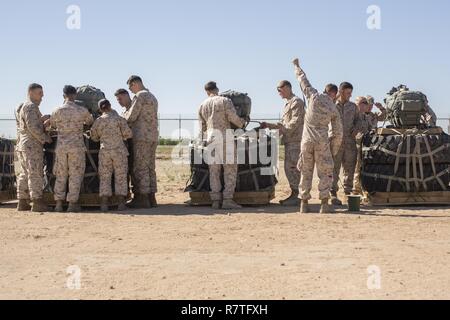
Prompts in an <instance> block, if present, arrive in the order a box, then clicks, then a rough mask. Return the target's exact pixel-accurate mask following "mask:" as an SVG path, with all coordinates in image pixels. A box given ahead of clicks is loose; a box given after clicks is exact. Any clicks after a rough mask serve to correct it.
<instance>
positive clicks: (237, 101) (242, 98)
mask: <svg viewBox="0 0 450 320" xmlns="http://www.w3.org/2000/svg"><path fill="white" fill-rule="evenodd" d="M220 96H222V97H225V98H228V99H230V100H231V101H232V102H233V105H234V107H235V108H236V113H237V115H238V116H239V117H241V118H246V117H249V116H250V112H251V111H252V99H250V97H249V96H248V94H247V93H241V92H237V91H232V90H228V91H225V92H222V93H221V94H220Z"/></svg>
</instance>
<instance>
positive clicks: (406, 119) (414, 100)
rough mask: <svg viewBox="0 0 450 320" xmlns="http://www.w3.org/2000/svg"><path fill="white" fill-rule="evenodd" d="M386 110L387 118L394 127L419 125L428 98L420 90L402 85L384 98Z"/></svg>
mask: <svg viewBox="0 0 450 320" xmlns="http://www.w3.org/2000/svg"><path fill="white" fill-rule="evenodd" d="M386 110H387V120H389V121H390V122H391V123H392V124H393V125H394V126H395V127H397V128H411V127H419V126H421V119H422V117H423V116H424V115H425V114H426V113H427V110H428V99H427V96H426V95H424V94H423V93H422V92H419V91H409V89H408V88H406V87H402V88H401V89H400V90H398V91H394V92H393V93H392V94H391V95H389V96H388V97H387V98H386Z"/></svg>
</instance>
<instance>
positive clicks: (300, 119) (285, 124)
mask: <svg viewBox="0 0 450 320" xmlns="http://www.w3.org/2000/svg"><path fill="white" fill-rule="evenodd" d="M277 89H278V92H279V93H280V96H281V97H282V98H283V99H285V100H286V103H285V105H284V110H283V117H282V121H281V122H280V123H278V124H277V125H273V124H269V123H263V125H262V127H263V128H270V129H278V130H279V131H280V134H281V136H282V143H283V144H284V154H285V156H284V171H285V173H286V177H287V179H288V181H289V186H290V188H291V195H290V196H289V197H288V198H287V199H285V200H282V201H280V203H281V204H282V205H284V206H295V205H299V199H298V195H299V185H300V175H301V173H300V171H299V170H298V168H297V164H298V161H299V159H300V147H301V143H302V134H303V123H304V120H305V103H304V102H303V100H302V99H300V98H299V97H297V96H295V95H294V94H293V93H292V86H291V84H290V83H289V81H286V80H284V81H281V82H280V84H279V85H278V88H277Z"/></svg>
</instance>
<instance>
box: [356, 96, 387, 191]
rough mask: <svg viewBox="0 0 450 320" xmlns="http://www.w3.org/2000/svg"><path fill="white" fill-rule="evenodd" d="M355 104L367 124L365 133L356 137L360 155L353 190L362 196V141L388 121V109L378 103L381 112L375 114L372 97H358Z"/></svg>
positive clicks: (357, 160)
mask: <svg viewBox="0 0 450 320" xmlns="http://www.w3.org/2000/svg"><path fill="white" fill-rule="evenodd" d="M355 102H356V105H357V106H358V108H359V110H360V112H362V113H363V115H364V120H365V121H366V123H367V125H366V130H365V132H361V133H358V135H357V136H356V148H357V151H358V154H357V159H356V169H355V178H354V181H353V188H354V191H353V192H354V193H355V194H362V188H361V171H362V139H363V137H364V134H366V133H368V132H369V131H371V130H376V129H377V128H378V122H380V121H384V120H385V119H386V109H385V108H383V106H382V105H381V104H380V103H377V104H376V106H377V108H378V109H379V110H380V112H373V111H372V110H373V107H374V105H375V100H374V98H373V97H372V96H367V97H358V98H356V100H355ZM364 109H366V110H364Z"/></svg>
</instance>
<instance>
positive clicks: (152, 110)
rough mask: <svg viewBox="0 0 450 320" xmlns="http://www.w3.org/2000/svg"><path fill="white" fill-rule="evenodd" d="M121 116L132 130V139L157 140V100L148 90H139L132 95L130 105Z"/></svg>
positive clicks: (142, 140)
mask: <svg viewBox="0 0 450 320" xmlns="http://www.w3.org/2000/svg"><path fill="white" fill-rule="evenodd" d="M123 116H124V118H125V119H126V120H127V122H128V125H129V126H130V128H131V130H132V131H133V140H134V141H141V142H155V141H158V139H159V133H158V100H156V98H155V96H154V95H153V94H151V93H150V92H149V91H148V90H142V91H139V92H138V93H137V94H136V95H135V96H134V98H133V102H132V104H131V107H130V108H129V109H127V110H126V111H124V113H123Z"/></svg>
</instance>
